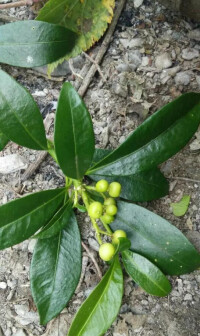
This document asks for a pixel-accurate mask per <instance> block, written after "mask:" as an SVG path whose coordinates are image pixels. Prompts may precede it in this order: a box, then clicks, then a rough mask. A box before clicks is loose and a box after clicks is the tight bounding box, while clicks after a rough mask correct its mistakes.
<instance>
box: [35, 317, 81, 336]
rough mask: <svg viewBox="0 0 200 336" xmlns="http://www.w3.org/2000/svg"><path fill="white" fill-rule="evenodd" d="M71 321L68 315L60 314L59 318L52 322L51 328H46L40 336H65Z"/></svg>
mask: <svg viewBox="0 0 200 336" xmlns="http://www.w3.org/2000/svg"><path fill="white" fill-rule="evenodd" d="M71 321H72V316H71V315H70V314H62V313H61V314H60V315H59V318H56V319H54V320H53V321H52V324H51V328H47V330H46V332H45V333H44V334H42V336H58V335H59V336H66V334H67V331H68V328H69V325H70V324H71ZM74 336H75V335H74Z"/></svg>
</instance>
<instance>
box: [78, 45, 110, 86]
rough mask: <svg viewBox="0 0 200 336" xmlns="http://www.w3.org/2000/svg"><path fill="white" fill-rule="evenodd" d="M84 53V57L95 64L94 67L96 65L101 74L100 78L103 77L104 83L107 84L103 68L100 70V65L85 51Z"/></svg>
mask: <svg viewBox="0 0 200 336" xmlns="http://www.w3.org/2000/svg"><path fill="white" fill-rule="evenodd" d="M82 53H83V55H84V56H85V57H86V58H87V59H89V61H90V62H91V63H93V64H94V65H96V68H97V71H98V72H99V74H100V76H101V78H102V80H103V82H106V78H105V76H104V74H103V72H102V71H101V68H100V66H99V64H98V63H97V62H96V61H95V60H94V59H93V58H92V57H90V55H88V54H87V53H85V52H84V51H83V52H82Z"/></svg>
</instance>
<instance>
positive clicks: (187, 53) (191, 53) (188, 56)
mask: <svg viewBox="0 0 200 336" xmlns="http://www.w3.org/2000/svg"><path fill="white" fill-rule="evenodd" d="M181 55H182V58H183V59H185V60H187V61H190V60H192V59H193V58H197V57H199V51H198V50H197V49H194V48H186V49H183V50H182V54H181Z"/></svg>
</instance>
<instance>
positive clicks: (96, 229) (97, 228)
mask: <svg viewBox="0 0 200 336" xmlns="http://www.w3.org/2000/svg"><path fill="white" fill-rule="evenodd" d="M82 199H83V203H84V204H85V206H86V209H87V211H88V210H89V206H90V204H89V201H88V196H87V193H86V192H85V191H84V190H82ZM90 220H91V222H92V225H93V228H94V230H95V231H96V236H97V240H98V243H99V245H101V244H102V240H101V235H100V229H99V227H98V224H97V223H96V221H95V220H94V218H91V217H90Z"/></svg>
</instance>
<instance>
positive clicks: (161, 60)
mask: <svg viewBox="0 0 200 336" xmlns="http://www.w3.org/2000/svg"><path fill="white" fill-rule="evenodd" d="M155 65H156V68H158V69H161V70H162V69H167V68H170V67H171V66H172V60H171V56H170V55H169V54H168V53H163V54H162V55H159V56H157V57H156V60H155Z"/></svg>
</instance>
